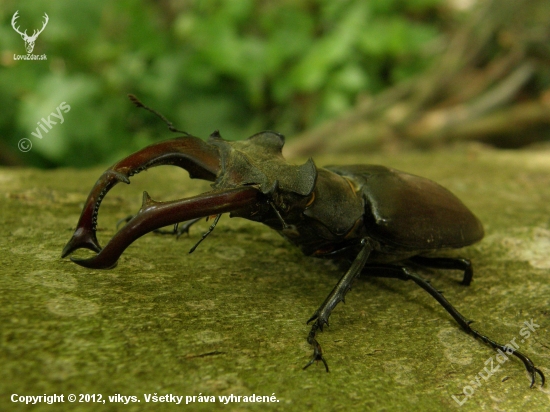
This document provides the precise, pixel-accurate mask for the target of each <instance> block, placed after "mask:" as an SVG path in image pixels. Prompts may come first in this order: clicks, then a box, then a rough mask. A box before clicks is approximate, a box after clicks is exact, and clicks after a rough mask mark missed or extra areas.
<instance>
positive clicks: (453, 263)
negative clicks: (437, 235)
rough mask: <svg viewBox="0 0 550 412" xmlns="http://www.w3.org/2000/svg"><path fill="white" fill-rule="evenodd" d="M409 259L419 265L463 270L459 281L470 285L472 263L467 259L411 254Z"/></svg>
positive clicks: (472, 274) (472, 275)
mask: <svg viewBox="0 0 550 412" xmlns="http://www.w3.org/2000/svg"><path fill="white" fill-rule="evenodd" d="M409 260H410V261H411V262H413V263H416V264H418V265H420V266H425V267H428V268H435V269H457V270H462V271H464V278H462V282H461V283H462V284H463V285H464V286H470V283H472V279H473V277H474V271H473V269H472V263H471V262H470V261H469V260H468V259H463V258H445V257H426V256H413V257H411V258H409Z"/></svg>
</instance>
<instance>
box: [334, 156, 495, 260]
mask: <svg viewBox="0 0 550 412" xmlns="http://www.w3.org/2000/svg"><path fill="white" fill-rule="evenodd" d="M327 169H329V170H331V171H333V172H335V173H338V174H340V175H343V176H346V177H348V178H350V179H352V180H353V181H355V182H356V183H357V184H358V185H359V186H360V187H361V192H362V194H363V196H364V198H365V227H366V230H367V234H368V236H369V237H372V238H373V239H375V240H377V241H379V242H381V243H383V244H386V245H388V246H391V247H394V248H397V249H401V250H403V249H405V250H431V249H442V248H460V247H464V246H468V245H470V244H472V243H475V242H477V241H479V240H480V239H481V238H483V234H484V233H483V226H482V225H481V222H480V221H479V219H478V218H477V217H476V216H475V215H474V214H473V213H472V212H471V211H470V210H469V209H468V208H467V207H466V206H465V205H464V203H462V202H461V201H460V199H458V198H457V197H456V196H455V195H454V194H452V193H451V192H450V191H449V190H447V189H445V188H444V187H443V186H440V185H439V184H437V183H435V182H433V181H431V180H429V179H426V178H423V177H419V176H415V175H411V174H408V173H404V172H401V171H399V170H395V169H390V168H387V167H384V166H377V165H354V166H342V167H328V168H327Z"/></svg>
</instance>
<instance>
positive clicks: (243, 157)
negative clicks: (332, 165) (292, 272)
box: [209, 131, 317, 221]
mask: <svg viewBox="0 0 550 412" xmlns="http://www.w3.org/2000/svg"><path fill="white" fill-rule="evenodd" d="M209 143H210V144H212V145H213V146H216V147H217V148H218V150H219V153H220V162H221V171H220V173H219V174H218V177H217V179H216V181H215V183H214V184H213V185H212V186H213V187H214V188H219V189H222V188H223V189H227V188H233V187H242V186H255V187H257V188H258V190H259V191H261V192H262V193H263V194H264V195H265V196H266V203H265V204H264V205H263V206H262V205H259V209H256V210H254V211H246V212H245V211H243V213H239V214H236V213H233V214H232V215H233V216H237V215H238V216H240V217H245V218H248V219H252V220H260V221H265V219H266V214H270V213H273V210H272V207H274V208H276V210H277V211H278V212H279V213H281V214H282V215H286V212H288V211H289V209H290V205H293V206H299V205H300V204H301V203H305V202H306V201H307V199H308V198H309V197H310V196H311V194H312V192H313V189H314V188H315V183H316V179H317V168H316V167H315V164H314V163H313V160H312V159H309V160H308V161H307V162H306V163H304V164H303V165H299V166H296V165H291V164H289V163H288V162H287V161H286V160H285V158H284V157H283V154H282V149H283V146H284V143H285V138H284V136H283V135H282V134H279V133H276V132H272V131H264V132H260V133H257V134H255V135H253V136H251V137H249V138H248V139H246V140H240V141H227V140H224V139H222V138H221V136H220V135H219V133H218V132H217V131H216V132H214V133H212V135H211V136H210V139H209ZM300 200H302V201H300Z"/></svg>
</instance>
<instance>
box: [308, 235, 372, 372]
mask: <svg viewBox="0 0 550 412" xmlns="http://www.w3.org/2000/svg"><path fill="white" fill-rule="evenodd" d="M361 245H362V248H361V250H360V251H359V253H358V254H357V257H356V258H355V260H354V261H353V262H352V264H351V266H350V268H349V269H348V271H347V272H346V273H345V274H344V276H342V278H341V279H340V280H339V281H338V283H337V284H336V286H335V287H334V289H332V292H330V294H329V295H328V296H327V298H326V299H325V301H324V302H323V303H322V304H321V306H319V308H318V309H317V310H316V311H315V313H314V314H313V315H312V316H311V318H309V320H308V321H307V323H310V322H312V321H315V323H313V325H312V326H311V331H310V332H309V334H308V337H307V342H308V343H309V344H310V345H312V346H313V357H312V358H311V360H310V361H309V362H308V363H307V365H306V366H304V367H303V369H306V368H307V367H309V366H310V365H311V364H312V363H313V362H314V361H318V360H320V361H322V362H323V363H324V365H325V368H326V370H327V372H328V365H327V362H326V361H325V359H324V358H323V353H322V350H321V345H319V342H317V340H316V339H315V335H316V334H317V330H320V331H323V326H324V325H327V326H328V318H329V316H330V314H331V313H332V310H333V309H334V308H335V307H336V305H337V304H338V303H340V302H344V299H345V296H346V293H348V291H349V290H350V289H351V284H352V282H353V280H354V279H355V278H356V277H357V276H358V275H359V274H360V273H361V271H362V270H363V267H364V266H365V264H366V263H367V259H368V258H369V255H370V252H371V251H372V249H373V247H372V245H371V243H370V242H369V241H368V240H367V239H362V240H361Z"/></svg>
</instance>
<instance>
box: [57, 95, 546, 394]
mask: <svg viewBox="0 0 550 412" xmlns="http://www.w3.org/2000/svg"><path fill="white" fill-rule="evenodd" d="M130 99H131V100H132V101H133V102H134V104H136V106H138V107H142V108H144V109H146V110H149V111H151V112H152V113H154V114H156V115H157V116H159V117H160V118H161V119H162V120H164V121H165V122H166V123H167V124H168V127H169V129H170V130H172V131H176V132H180V131H178V130H177V129H175V128H174V127H173V126H172V124H171V123H170V122H169V121H168V120H166V118H164V117H163V116H162V115H161V114H159V113H158V112H156V111H154V110H153V109H150V108H149V107H147V106H145V105H143V104H142V103H141V102H140V101H139V100H138V99H137V98H136V97H135V96H133V95H130ZM181 133H184V134H185V136H183V137H177V138H174V139H171V140H167V141H163V142H160V143H156V144H152V145H150V146H148V147H146V148H144V149H142V150H140V151H138V152H136V153H134V154H132V155H130V156H128V157H126V158H125V159H123V160H121V161H119V162H118V163H116V164H115V165H113V166H112V167H110V168H109V169H107V170H106V171H105V172H104V173H103V174H102V175H101V177H100V178H99V180H98V181H97V182H96V184H95V186H94V187H93V188H92V190H91V192H90V194H89V195H88V198H87V200H86V203H85V206H84V208H83V210H82V213H81V216H80V220H79V222H78V225H77V228H76V230H75V232H74V234H73V236H72V238H71V239H70V240H69V242H68V243H67V245H66V246H65V248H64V249H63V252H62V257H66V256H68V255H69V254H71V253H72V252H74V251H75V250H77V249H80V248H87V249H91V250H93V251H94V252H97V255H95V256H94V257H92V258H89V259H77V258H74V257H71V260H72V261H73V262H75V263H77V264H79V265H81V266H84V267H87V268H94V269H108V268H112V267H114V266H115V265H116V263H117V260H118V258H119V257H120V255H121V254H122V253H123V252H124V250H125V249H126V248H127V247H128V246H129V245H130V244H131V243H132V242H133V241H135V240H136V239H138V238H139V237H141V236H143V235H144V234H146V233H149V232H151V231H157V230H159V229H160V228H162V227H165V226H168V225H175V227H174V232H175V233H178V234H181V233H183V232H184V231H187V230H188V229H189V226H190V225H191V224H192V223H194V222H195V221H197V220H198V219H200V218H203V217H208V216H213V215H216V219H215V221H214V224H213V225H212V226H211V227H210V229H209V231H208V232H206V233H205V234H204V235H203V237H202V238H201V240H199V242H198V243H200V242H201V241H202V240H203V239H204V238H205V237H206V236H207V235H208V234H209V233H210V232H211V231H212V230H213V229H214V227H215V225H216V223H217V222H218V220H219V217H220V216H221V215H222V214H223V213H228V212H229V213H230V216H231V217H241V218H245V219H248V220H252V221H255V222H261V223H263V224H265V225H267V226H269V227H270V228H272V229H274V230H276V231H277V232H279V233H280V234H281V235H282V236H283V237H284V238H285V239H287V240H288V241H289V242H290V243H292V244H294V245H295V246H297V247H298V248H300V249H301V251H302V252H303V253H304V254H305V255H308V256H316V257H322V258H331V259H344V260H348V261H349V262H351V264H350V265H349V268H348V270H347V271H346V273H345V274H344V275H343V276H342V278H341V279H340V280H339V281H338V283H337V284H336V286H335V287H334V289H333V290H332V291H331V292H330V294H329V295H328V296H327V298H326V299H325V301H324V302H323V303H322V304H321V305H320V306H319V308H318V309H317V310H316V311H315V312H314V313H313V315H312V316H311V317H310V318H309V320H308V321H307V323H308V324H309V323H312V322H313V323H312V326H311V330H310V332H309V334H308V336H307V341H308V343H309V344H310V345H311V346H312V348H313V356H312V357H311V360H310V361H309V362H308V363H307V364H306V365H305V366H304V369H306V368H307V367H309V366H310V365H311V364H312V363H314V362H315V361H321V362H323V364H324V366H325V368H326V371H327V372H328V371H329V368H328V364H327V362H326V360H325V358H324V356H323V353H322V350H321V345H320V344H319V342H318V341H317V333H318V331H322V330H323V327H324V326H325V325H327V326H328V319H329V316H330V314H331V312H332V310H333V309H334V308H335V307H336V305H337V304H338V303H339V302H341V301H344V297H345V295H346V293H347V292H348V291H349V290H350V288H351V284H352V282H353V280H354V279H355V278H357V277H358V276H359V275H360V274H363V275H365V276H373V277H385V278H395V279H399V280H405V281H407V280H412V281H413V282H414V283H416V284H417V285H419V286H420V287H421V288H422V289H424V290H425V291H426V292H428V293H429V294H430V295H431V296H432V297H434V298H435V299H436V300H437V301H438V302H439V303H440V304H441V305H442V306H443V308H445V310H446V311H447V312H448V313H449V314H450V315H451V316H452V317H453V318H454V319H455V320H456V322H458V324H459V325H460V326H461V327H462V329H463V330H464V331H465V332H467V333H469V334H471V335H473V336H474V337H476V338H478V339H480V340H481V341H483V342H485V343H486V344H488V345H489V346H491V347H492V348H493V349H496V350H497V349H499V350H502V351H506V350H507V349H508V351H509V350H510V348H508V347H507V346H505V345H502V344H500V343H497V342H495V341H494V340H492V339H490V338H489V337H487V336H485V335H483V334H481V333H480V332H478V331H476V330H475V329H473V328H472V327H471V326H470V323H471V322H472V321H470V320H467V319H466V318H465V317H464V316H463V315H461V314H460V313H459V312H458V311H457V310H456V309H455V308H454V307H453V306H452V305H451V304H450V303H449V301H448V300H447V299H446V298H445V297H444V296H443V295H442V294H441V292H439V291H438V290H437V289H436V288H434V287H433V286H432V285H431V284H430V283H429V282H428V281H426V280H424V279H423V278H422V277H420V276H419V275H418V274H416V273H415V272H414V271H413V269H411V265H410V264H408V263H410V262H412V263H413V264H414V265H415V266H418V265H419V266H424V267H432V268H441V269H455V270H460V271H462V272H463V274H464V275H463V280H462V284H464V285H469V284H470V282H471V281H472V277H473V271H472V266H471V264H470V261H469V260H466V259H460V258H448V257H427V256H425V255H426V254H428V253H431V252H437V251H439V250H441V249H448V248H462V247H464V246H468V245H471V244H473V243H475V242H477V241H479V240H480V239H481V238H482V237H483V234H484V232H483V227H482V225H481V223H480V221H479V220H478V219H477V218H476V217H475V216H474V214H473V213H472V212H471V211H470V210H469V209H468V208H467V207H466V206H465V205H464V204H463V203H462V202H461V201H460V200H459V199H458V198H457V197H456V196H455V195H453V194H452V193H451V192H450V191H448V190H447V189H445V188H443V187H442V186H440V185H438V184H437V183H435V182H433V181H431V180H428V179H425V178H422V177H419V176H414V175H411V174H408V173H404V172H401V171H398V170H394V169H390V168H387V167H384V166H376V165H354V166H329V167H324V168H319V167H316V165H315V163H314V162H313V160H312V159H309V160H308V161H307V162H306V163H305V164H303V165H300V166H295V165H290V164H289V163H287V162H286V160H285V159H284V158H283V155H282V148H283V145H284V142H285V140H284V136H283V135H281V134H279V133H276V132H272V131H264V132H261V133H257V134H255V135H253V136H251V137H249V138H248V139H246V140H243V141H226V140H224V139H222V138H221V136H220V134H219V133H218V132H217V131H215V132H214V133H212V135H211V136H210V138H209V140H208V142H205V141H203V140H201V139H199V138H197V137H194V136H192V135H190V134H188V133H186V132H181ZM160 165H174V166H179V167H181V168H183V169H185V170H187V171H188V172H189V175H190V176H191V178H198V179H205V180H208V181H211V182H213V183H212V190H211V191H209V192H207V193H203V194H201V195H198V196H194V197H191V198H186V199H180V200H174V201H169V202H157V201H154V200H152V199H151V198H150V197H149V195H148V194H147V192H144V194H143V204H142V207H141V209H140V210H139V212H138V214H137V215H135V216H133V217H130V218H128V219H126V221H127V223H126V225H125V226H124V227H123V228H122V229H121V230H119V231H118V232H117V233H116V234H115V235H114V236H113V238H112V239H111V240H110V241H109V243H108V244H107V245H106V246H105V247H104V248H101V246H100V245H99V242H98V241H97V238H96V225H97V215H98V211H99V206H100V204H101V201H102V199H103V197H104V196H105V195H106V193H107V192H108V191H109V190H110V189H111V188H112V187H113V186H114V185H116V184H117V183H119V182H124V183H130V180H129V177H131V176H132V175H135V174H137V173H139V172H141V171H143V170H146V169H149V168H151V167H154V166H160ZM180 222H187V223H185V224H182V225H181V226H179V228H178V224H180ZM198 243H197V244H196V245H195V246H194V247H193V248H192V249H191V252H192V251H193V250H194V249H195V248H196V246H197V245H198ZM513 355H514V356H516V357H517V358H519V359H520V360H521V361H522V362H523V364H524V365H525V368H526V369H527V371H528V373H529V375H530V377H531V387H532V386H533V385H534V383H535V379H536V375H537V374H538V375H539V376H540V378H541V381H542V385H544V381H545V378H544V374H543V373H542V371H541V370H540V369H538V368H537V367H535V365H534V364H533V362H532V361H531V359H529V357H527V356H526V355H524V354H523V353H521V352H519V351H513Z"/></svg>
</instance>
